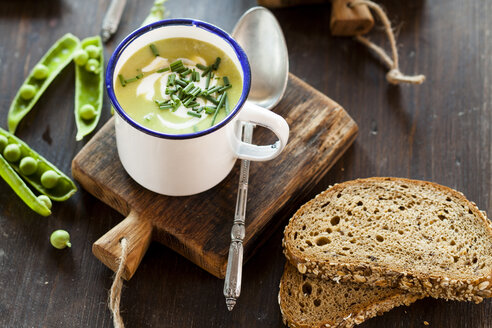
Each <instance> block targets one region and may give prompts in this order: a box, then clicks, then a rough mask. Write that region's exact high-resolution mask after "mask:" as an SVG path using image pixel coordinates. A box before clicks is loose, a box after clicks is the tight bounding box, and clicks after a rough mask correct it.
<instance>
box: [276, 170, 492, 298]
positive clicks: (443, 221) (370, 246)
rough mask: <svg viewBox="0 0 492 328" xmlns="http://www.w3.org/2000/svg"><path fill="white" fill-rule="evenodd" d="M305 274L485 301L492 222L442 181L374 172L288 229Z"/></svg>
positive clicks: (289, 253)
mask: <svg viewBox="0 0 492 328" xmlns="http://www.w3.org/2000/svg"><path fill="white" fill-rule="evenodd" d="M283 243H284V252H285V255H286V257H287V259H288V260H289V261H290V262H291V263H292V264H293V265H294V266H295V267H296V268H297V269H298V271H299V272H301V273H306V274H308V275H312V276H319V277H322V278H325V279H336V280H337V281H342V282H345V281H351V282H358V283H364V284H367V285H369V286H389V287H394V288H401V289H405V290H409V291H411V292H413V293H416V294H423V295H429V296H432V297H436V298H445V299H452V300H468V301H475V302H477V303H478V302H481V301H482V300H483V298H485V297H491V296H492V226H491V223H490V221H489V220H488V219H487V218H486V216H485V213H484V212H481V211H480V210H479V209H478V208H477V206H476V205H475V204H474V203H472V202H470V201H468V200H467V199H466V198H465V197H464V196H463V194H462V193H460V192H457V191H455V190H453V189H450V188H448V187H444V186H441V185H438V184H435V183H431V182H425V181H417V180H409V179H402V178H368V179H359V180H354V181H348V182H345V183H341V184H338V185H335V186H333V187H331V188H329V189H328V190H326V191H324V192H323V193H321V194H319V195H318V196H317V197H316V198H315V199H313V200H311V201H309V202H308V203H306V204H305V205H304V206H302V207H301V208H300V209H299V210H298V211H297V213H296V214H295V215H294V216H293V217H292V218H291V220H290V222H289V224H288V225H287V227H286V229H285V232H284V240H283Z"/></svg>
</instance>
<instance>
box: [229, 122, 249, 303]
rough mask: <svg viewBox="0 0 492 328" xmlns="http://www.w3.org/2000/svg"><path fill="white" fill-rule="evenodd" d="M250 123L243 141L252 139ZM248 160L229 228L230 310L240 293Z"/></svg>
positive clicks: (245, 129) (240, 179)
mask: <svg viewBox="0 0 492 328" xmlns="http://www.w3.org/2000/svg"><path fill="white" fill-rule="evenodd" d="M253 127H254V125H253V124H251V123H245V125H244V133H243V141H244V142H246V143H251V142H252V139H253ZM248 180H249V161H248V160H245V159H243V160H242V161H241V168H240V172H239V187H238V191H237V200H236V212H235V214H234V225H233V226H232V230H231V245H230V247H229V257H228V259H227V271H226V276H225V281H224V296H225V298H226V305H227V309H228V310H229V311H232V309H233V308H234V305H235V304H236V301H237V299H238V298H239V295H240V294H241V277H242V271H243V239H244V235H245V229H244V222H245V219H246V203H247V201H248Z"/></svg>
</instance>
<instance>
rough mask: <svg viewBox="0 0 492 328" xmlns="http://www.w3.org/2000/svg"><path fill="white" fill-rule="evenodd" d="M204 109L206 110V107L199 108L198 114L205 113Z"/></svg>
mask: <svg viewBox="0 0 492 328" xmlns="http://www.w3.org/2000/svg"><path fill="white" fill-rule="evenodd" d="M204 109H205V107H200V108H197V109H196V112H197V113H201V112H203V110H204Z"/></svg>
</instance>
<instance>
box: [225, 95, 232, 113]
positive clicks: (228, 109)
mask: <svg viewBox="0 0 492 328" xmlns="http://www.w3.org/2000/svg"><path fill="white" fill-rule="evenodd" d="M225 97H226V98H225V103H224V106H225V111H226V114H229V113H230V112H231V108H230V107H229V97H227V95H226V96H225Z"/></svg>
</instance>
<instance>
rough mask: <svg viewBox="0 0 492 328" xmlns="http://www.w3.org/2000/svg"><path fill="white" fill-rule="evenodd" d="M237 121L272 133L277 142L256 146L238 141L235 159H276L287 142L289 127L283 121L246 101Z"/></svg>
mask: <svg viewBox="0 0 492 328" xmlns="http://www.w3.org/2000/svg"><path fill="white" fill-rule="evenodd" d="M238 120H239V121H243V122H249V123H252V124H255V125H260V126H263V127H265V128H267V129H269V130H270V131H272V132H273V133H274V134H275V135H276V136H277V138H278V140H277V141H276V142H275V143H274V144H271V145H265V146H258V145H252V144H249V143H245V142H243V141H239V140H238V147H237V151H236V154H237V157H238V158H240V159H246V160H250V161H260V162H262V161H268V160H270V159H273V158H275V157H277V156H278V155H279V154H280V153H281V152H282V150H283V149H284V148H285V145H287V141H288V140H289V125H288V124H287V122H286V121H285V119H284V118H283V117H282V116H280V115H278V114H275V113H273V112H271V111H269V110H268V109H266V108H263V107H260V106H258V105H255V104H253V103H251V102H249V101H246V102H245V104H244V107H243V109H242V110H241V111H240V112H239V115H238Z"/></svg>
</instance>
